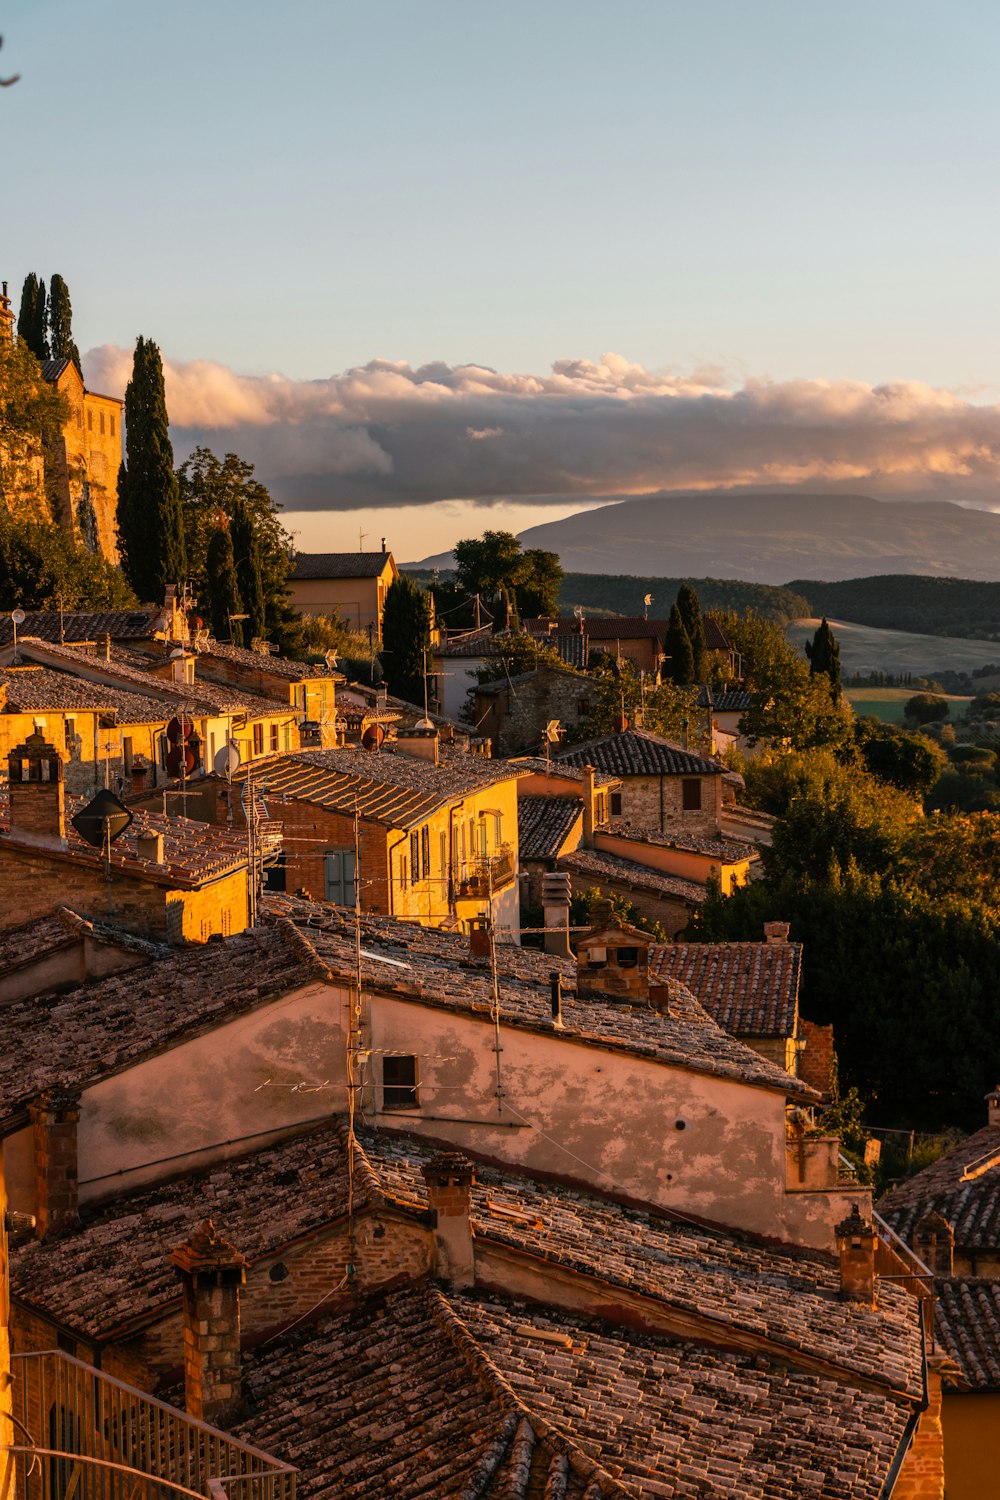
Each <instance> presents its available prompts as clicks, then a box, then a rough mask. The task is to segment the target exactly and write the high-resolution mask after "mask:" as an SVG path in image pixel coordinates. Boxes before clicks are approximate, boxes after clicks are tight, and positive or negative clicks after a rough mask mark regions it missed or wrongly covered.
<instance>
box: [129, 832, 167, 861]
mask: <svg viewBox="0 0 1000 1500" xmlns="http://www.w3.org/2000/svg"><path fill="white" fill-rule="evenodd" d="M135 849H136V853H137V854H138V856H139V858H140V859H145V860H148V861H149V863H150V864H151V865H162V864H163V834H162V833H160V832H159V830H158V829H156V828H143V829H142V830H141V831H140V832H139V833H138V834H137V835H136V840H135Z"/></svg>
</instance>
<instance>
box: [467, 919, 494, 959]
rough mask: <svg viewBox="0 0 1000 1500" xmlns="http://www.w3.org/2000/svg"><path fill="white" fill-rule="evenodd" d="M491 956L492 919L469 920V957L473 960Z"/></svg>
mask: <svg viewBox="0 0 1000 1500" xmlns="http://www.w3.org/2000/svg"><path fill="white" fill-rule="evenodd" d="M489 956H490V919H489V917H472V918H470V920H469V957H470V958H473V959H483V958H489Z"/></svg>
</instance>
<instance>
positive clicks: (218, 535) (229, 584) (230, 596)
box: [205, 516, 244, 646]
mask: <svg viewBox="0 0 1000 1500" xmlns="http://www.w3.org/2000/svg"><path fill="white" fill-rule="evenodd" d="M205 589H206V598H207V602H208V611H209V619H210V623H211V627H212V634H213V635H214V636H215V639H216V640H217V641H232V642H233V644H234V645H236V646H241V645H242V644H243V621H242V620H236V619H234V618H233V616H234V615H239V614H243V613H244V610H243V604H242V601H241V600H240V586H239V580H238V578H237V577H236V568H235V566H234V563H233V539H232V537H231V535H230V532H229V521H228V520H227V518H226V517H225V516H220V517H219V524H218V525H217V526H216V528H215V531H214V532H213V533H212V537H211V540H210V541H209V544H208V548H207V551H206V554H205Z"/></svg>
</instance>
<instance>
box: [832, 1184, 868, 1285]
mask: <svg viewBox="0 0 1000 1500" xmlns="http://www.w3.org/2000/svg"><path fill="white" fill-rule="evenodd" d="M834 1234H835V1235H836V1238H837V1253H838V1255H839V1256H840V1295H841V1296H842V1297H843V1298H844V1300H845V1302H867V1303H869V1304H870V1305H872V1306H874V1303H875V1231H874V1229H873V1228H872V1226H871V1224H869V1223H867V1222H866V1220H864V1219H863V1218H862V1217H861V1214H860V1213H859V1211H858V1205H857V1204H856V1203H855V1204H852V1206H851V1212H850V1215H849V1216H848V1218H846V1219H844V1220H843V1222H842V1223H840V1224H838V1225H837V1227H836V1229H835V1230H834Z"/></svg>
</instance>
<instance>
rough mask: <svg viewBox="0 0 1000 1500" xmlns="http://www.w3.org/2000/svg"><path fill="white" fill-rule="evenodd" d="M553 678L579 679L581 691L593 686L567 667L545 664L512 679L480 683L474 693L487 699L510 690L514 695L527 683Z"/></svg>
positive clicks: (519, 673) (497, 679) (505, 678)
mask: <svg viewBox="0 0 1000 1500" xmlns="http://www.w3.org/2000/svg"><path fill="white" fill-rule="evenodd" d="M553 677H554V678H556V679H557V680H559V679H562V678H566V677H569V678H579V679H580V685H581V691H586V689H588V688H590V687H591V686H592V684H593V679H592V678H590V677H584V676H583V674H582V673H581V672H574V671H572V670H571V668H569V667H550V666H549V665H548V664H547V663H546V664H545V665H544V666H541V667H532V669H531V671H530V672H518V673H517V674H516V675H515V676H513V677H498V678H496V680H495V681H494V682H480V683H478V684H477V686H476V692H477V693H485V694H486V695H487V696H488V697H489V696H495V695H497V694H498V693H504V692H506V691H507V689H508V688H511V689H513V690H514V692H515V693H516V691H517V689H518V688H519V687H522V686H523V685H524V684H525V683H527V682H536V681H537V680H538V679H539V678H541V679H542V681H543V682H544V680H545V679H546V678H550V679H551V678H553Z"/></svg>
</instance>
